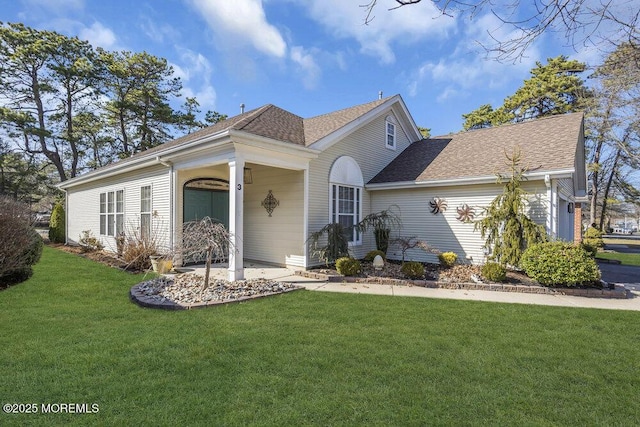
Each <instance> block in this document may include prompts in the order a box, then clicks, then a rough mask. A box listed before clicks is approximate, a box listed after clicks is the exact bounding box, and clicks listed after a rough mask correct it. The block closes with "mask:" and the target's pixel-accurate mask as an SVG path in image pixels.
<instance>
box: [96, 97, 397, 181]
mask: <svg viewBox="0 0 640 427" xmlns="http://www.w3.org/2000/svg"><path fill="white" fill-rule="evenodd" d="M388 99H389V98H384V99H379V100H376V101H373V102H368V103H366V104H361V105H356V106H354V107H350V108H345V109H343V110H339V111H334V112H332V113H328V114H323V115H320V116H316V117H312V118H309V119H303V118H302V117H300V116H297V115H295V114H293V113H290V112H289V111H287V110H284V109H282V108H280V107H277V106H275V105H272V104H267V105H263V106H262V107H259V108H256V109H254V110H251V111H247V112H245V113H242V114H239V115H237V116H234V117H230V118H228V119H226V120H223V121H221V122H218V123H216V124H214V125H212V126H209V127H206V128H204V129H200V130H198V131H196V132H193V133H190V134H188V135H184V136H182V137H180V138H176V139H174V140H172V141H168V142H165V143H164V144H161V145H159V146H157V147H153V148H150V149H148V150H145V151H142V152H140V153H137V154H135V155H133V156H131V157H129V158H127V159H125V160H121V161H120V162H117V163H112V164H111V165H107V166H105V168H108V167H110V166H112V165H115V164H122V163H125V162H127V161H129V160H132V159H136V158H138V157H141V156H147V155H151V154H161V153H162V152H163V151H165V150H167V149H169V148H174V147H179V146H181V145H185V144H188V143H190V142H193V141H196V140H198V139H201V138H204V137H207V136H209V135H215V134H217V133H221V132H224V131H229V130H235V131H243V132H247V133H250V134H252V135H258V136H263V137H266V138H271V139H274V140H277V141H282V142H288V143H291V144H294V145H300V146H303V147H305V146H307V147H308V146H309V145H311V144H313V143H314V142H316V141H318V140H319V139H321V138H323V137H325V136H327V135H329V134H331V133H332V132H335V131H337V130H338V129H340V128H342V127H343V126H346V125H348V124H349V123H351V122H352V121H354V120H356V119H357V118H359V117H361V116H362V115H364V114H366V113H368V112H369V111H371V110H373V109H374V108H376V107H377V106H379V105H381V104H382V103H384V102H385V101H387V100H388Z"/></svg>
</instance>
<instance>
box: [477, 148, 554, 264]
mask: <svg viewBox="0 0 640 427" xmlns="http://www.w3.org/2000/svg"><path fill="white" fill-rule="evenodd" d="M505 155H506V157H507V160H508V161H509V163H508V164H509V166H510V168H511V174H510V175H509V176H503V175H500V174H498V180H497V183H498V184H502V183H504V189H503V192H502V194H500V195H498V196H496V198H495V199H493V201H492V202H491V204H490V205H489V206H488V207H486V208H484V209H483V211H484V212H483V218H482V219H480V220H478V221H476V223H475V230H480V234H481V236H482V238H483V239H485V248H489V249H491V250H492V255H491V257H490V259H492V260H495V261H496V262H499V263H500V264H502V265H512V266H518V265H519V264H520V258H521V257H522V253H523V252H524V250H525V249H526V248H527V247H528V246H529V245H532V244H534V243H541V242H544V241H546V240H547V236H546V233H545V230H544V228H543V227H542V226H541V225H539V224H536V223H535V222H534V221H533V220H532V219H531V218H529V217H528V216H527V214H526V213H525V208H526V201H527V193H526V192H525V191H524V190H523V189H522V181H524V180H525V179H526V177H525V176H524V174H525V173H526V172H527V171H528V168H525V167H521V166H520V161H521V159H522V156H521V154H520V150H519V149H514V151H513V154H512V155H511V156H509V155H508V154H506V153H505ZM505 181H506V182H505Z"/></svg>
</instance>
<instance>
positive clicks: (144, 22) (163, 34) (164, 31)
mask: <svg viewBox="0 0 640 427" xmlns="http://www.w3.org/2000/svg"><path fill="white" fill-rule="evenodd" d="M140 28H142V31H143V32H144V33H145V34H146V35H147V37H149V38H150V39H151V40H153V41H154V42H156V43H162V42H164V41H165V38H169V39H170V40H173V39H176V38H177V37H178V31H177V30H176V29H175V28H173V27H172V26H171V25H168V24H163V25H159V24H158V23H157V22H156V21H153V20H152V19H151V18H149V17H148V16H143V17H141V18H140Z"/></svg>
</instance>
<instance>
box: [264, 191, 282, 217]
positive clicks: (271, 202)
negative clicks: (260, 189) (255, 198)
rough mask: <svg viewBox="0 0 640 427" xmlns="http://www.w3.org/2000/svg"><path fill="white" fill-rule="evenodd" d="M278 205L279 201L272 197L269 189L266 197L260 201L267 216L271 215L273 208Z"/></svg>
mask: <svg viewBox="0 0 640 427" xmlns="http://www.w3.org/2000/svg"><path fill="white" fill-rule="evenodd" d="M279 205H280V202H279V201H278V199H276V198H275V197H274V195H273V193H272V192H271V190H269V194H267V197H265V199H264V200H263V201H262V207H263V208H265V209H266V210H267V213H268V214H269V216H271V214H272V213H273V210H274V209H275V208H276V207H278V206H279Z"/></svg>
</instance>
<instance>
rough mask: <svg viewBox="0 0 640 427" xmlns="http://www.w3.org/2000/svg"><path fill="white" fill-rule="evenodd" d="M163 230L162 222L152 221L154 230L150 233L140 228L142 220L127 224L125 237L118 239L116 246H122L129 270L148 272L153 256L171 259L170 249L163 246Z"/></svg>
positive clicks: (123, 257) (119, 236) (118, 237)
mask: <svg viewBox="0 0 640 427" xmlns="http://www.w3.org/2000/svg"><path fill="white" fill-rule="evenodd" d="M163 230H164V224H163V222H162V221H152V228H151V230H149V232H148V233H146V232H145V231H144V230H143V227H141V226H140V220H138V222H137V223H128V224H127V226H126V227H125V231H124V236H121V235H118V236H117V237H116V245H121V246H122V259H123V260H124V262H126V263H127V269H130V270H137V271H144V270H148V269H149V268H151V259H150V257H151V256H153V255H162V256H163V257H166V258H167V259H169V258H171V254H170V253H169V252H170V251H169V249H168V248H165V247H163V245H162V237H163ZM118 249H120V248H118Z"/></svg>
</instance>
